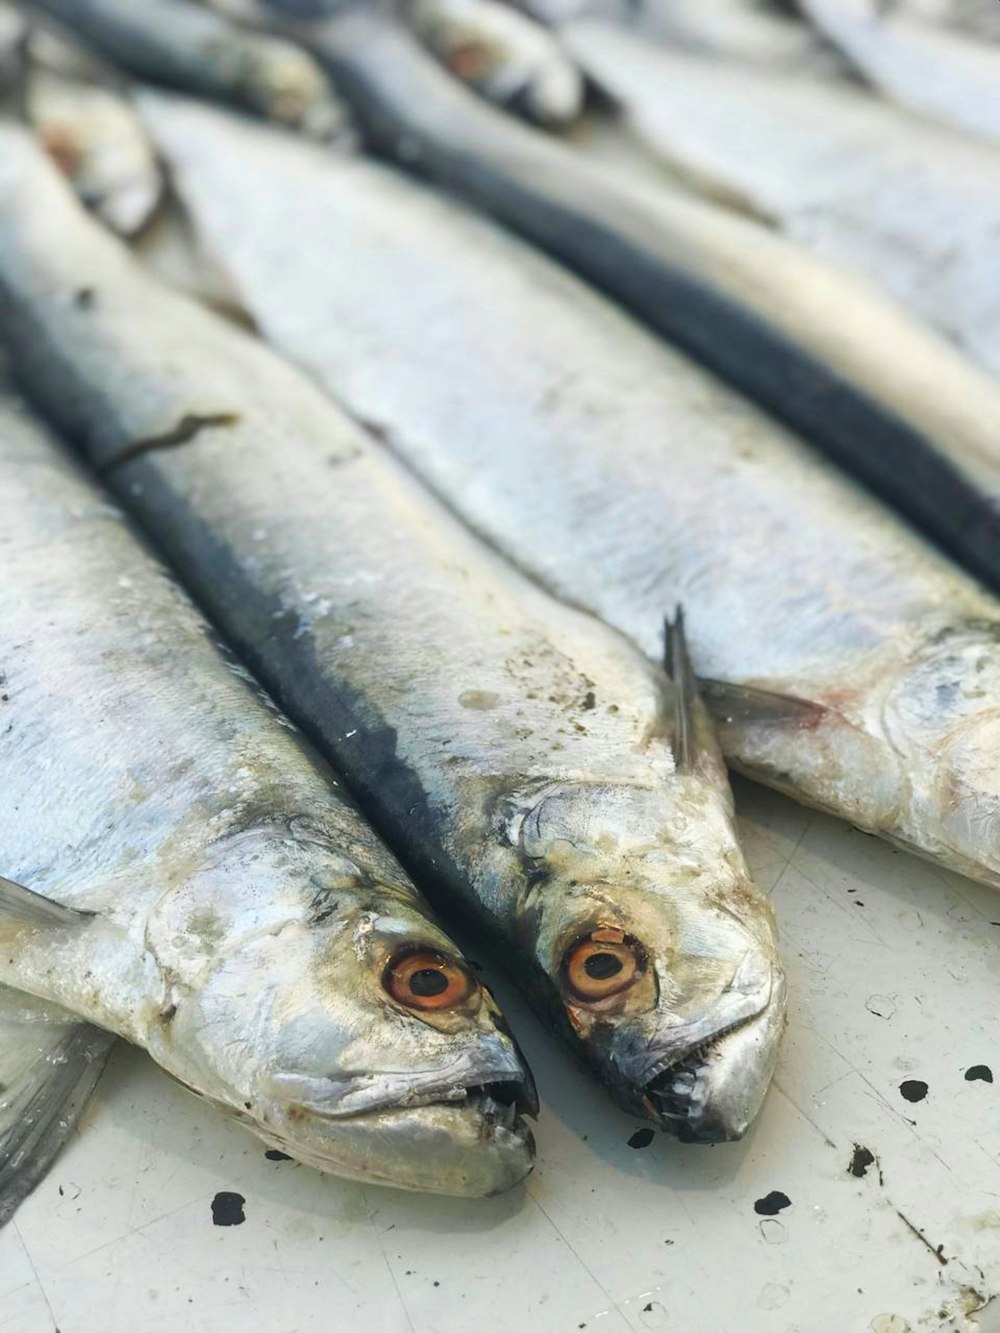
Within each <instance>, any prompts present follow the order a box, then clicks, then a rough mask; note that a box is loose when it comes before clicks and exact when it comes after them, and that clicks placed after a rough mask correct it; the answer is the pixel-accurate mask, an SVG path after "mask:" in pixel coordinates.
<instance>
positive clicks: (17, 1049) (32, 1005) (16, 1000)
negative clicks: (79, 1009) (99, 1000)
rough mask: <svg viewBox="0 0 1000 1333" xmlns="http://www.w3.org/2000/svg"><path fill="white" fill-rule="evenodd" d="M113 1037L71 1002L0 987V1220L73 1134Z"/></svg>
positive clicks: (8, 1216) (14, 1207)
mask: <svg viewBox="0 0 1000 1333" xmlns="http://www.w3.org/2000/svg"><path fill="white" fill-rule="evenodd" d="M114 1041H115V1037H114V1036H113V1034H112V1033H110V1032H102V1031H101V1030H100V1028H95V1027H91V1025H90V1024H89V1023H81V1022H80V1020H79V1019H78V1018H76V1017H75V1016H74V1015H72V1014H70V1013H68V1012H67V1011H66V1010H65V1009H60V1008H59V1007H58V1006H56V1005H52V1004H48V1003H46V1002H45V1001H43V1000H37V999H35V998H34V997H33V996H30V995H25V994H23V993H22V992H21V991H16V990H11V989H9V988H8V987H6V986H0V1226H4V1225H6V1223H7V1222H9V1221H10V1219H11V1217H12V1216H13V1215H14V1213H15V1211H16V1210H17V1208H18V1207H19V1206H20V1204H21V1203H22V1202H23V1201H24V1200H25V1199H26V1198H27V1196H28V1195H29V1194H30V1193H31V1191H32V1190H33V1189H34V1188H35V1186H36V1185H37V1184H38V1183H39V1181H40V1180H42V1178H43V1177H44V1176H45V1175H46V1174H47V1172H48V1170H49V1167H50V1166H51V1165H52V1163H53V1162H54V1161H55V1158H56V1156H57V1155H58V1153H59V1150H60V1149H61V1148H62V1146H63V1144H64V1143H65V1142H66V1140H67V1139H68V1138H69V1137H70V1135H71V1134H72V1133H73V1130H74V1128H75V1126H76V1122H77V1120H78V1119H79V1117H80V1114H81V1112H82V1111H83V1108H84V1106H85V1105H86V1103H87V1100H88V1098H89V1097H90V1094H91V1092H93V1090H94V1086H95V1084H96V1083H97V1080H98V1078H99V1077H100V1074H101V1070H102V1069H103V1068H104V1062H105V1060H106V1059H107V1056H108V1052H109V1051H110V1049H111V1046H112V1045H113V1043H114Z"/></svg>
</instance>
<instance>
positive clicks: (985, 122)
mask: <svg viewBox="0 0 1000 1333" xmlns="http://www.w3.org/2000/svg"><path fill="white" fill-rule="evenodd" d="M800 3H801V5H802V9H803V11H804V13H806V14H807V15H808V16H809V18H810V19H812V21H813V23H815V24H816V26H817V28H819V29H820V31H822V32H823V33H824V34H825V35H826V36H827V37H828V38H829V39H830V41H831V42H833V43H834V44H835V45H836V46H837V47H839V49H840V50H841V51H842V52H843V53H844V56H845V57H846V58H847V60H848V61H849V62H850V63H851V64H852V65H853V66H854V67H855V68H856V69H857V70H858V71H859V72H860V73H861V74H862V76H863V77H864V78H866V79H867V80H868V81H869V82H870V83H872V84H874V85H875V87H876V88H878V90H879V91H880V92H882V93H884V94H885V95H886V96H887V97H889V98H891V99H892V100H893V101H895V102H898V103H899V104H900V106H904V107H907V108H908V109H909V110H911V111H915V112H917V113H918V114H919V115H925V116H929V117H930V118H931V119H933V120H937V121H940V122H941V123H942V124H943V125H950V126H953V127H954V128H955V129H958V130H961V131H962V132H963V133H965V134H971V135H973V136H974V137H976V138H982V139H986V140H992V141H993V142H994V143H997V142H1000V51H998V50H997V49H996V48H995V46H993V45H992V44H991V43H989V42H983V40H982V39H981V38H980V37H973V36H971V35H967V34H965V33H962V32H954V31H951V30H949V29H947V28H943V27H935V26H933V25H932V24H928V23H924V22H921V21H920V19H913V18H910V17H908V16H907V15H905V14H893V13H886V12H885V10H884V5H883V2H882V0H800ZM995 7H996V6H995Z"/></svg>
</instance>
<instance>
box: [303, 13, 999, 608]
mask: <svg viewBox="0 0 1000 1333" xmlns="http://www.w3.org/2000/svg"><path fill="white" fill-rule="evenodd" d="M297 31H298V33H299V39H300V40H302V41H304V42H306V43H307V44H308V45H309V47H310V49H311V50H313V51H314V53H315V54H316V55H317V57H318V58H319V59H321V60H322V61H324V62H325V63H326V64H327V65H328V66H329V68H330V69H331V71H332V72H333V74H334V77H335V78H336V79H337V80H338V86H339V87H340V89H341V91H342V92H343V94H344V96H345V98H347V99H348V100H349V101H350V102H351V104H352V106H353V108H354V111H355V115H356V117H357V119H358V121H359V123H360V128H361V130H362V133H363V135H364V137H365V139H366V141H367V145H368V147H369V148H370V149H371V150H372V151H373V152H375V153H377V154H378V155H380V156H382V157H386V158H389V159H390V160H392V161H395V162H397V163H398V164H399V165H400V166H402V167H404V168H405V169H406V170H407V171H410V172H412V173H414V174H419V175H421V176H424V177H427V178H429V179H431V180H432V181H433V182H435V183H436V184H438V185H441V186H444V187H445V188H447V189H449V190H451V191H452V192H454V193H456V194H461V195H462V196H463V197H464V198H465V199H466V200H468V201H470V202H472V203H474V204H475V205H476V207H478V208H479V209H481V210H482V211H484V212H486V213H489V214H491V215H492V216H493V217H495V218H497V219H498V220H499V221H501V222H502V223H504V224H505V225H506V226H508V227H512V228H513V229H515V230H516V231H518V232H520V233H521V235H522V236H524V237H526V238H527V239H528V240H530V241H532V242H533V243H534V244H536V245H538V246H540V247H541V248H543V249H545V250H547V251H548V252H549V253H550V254H552V255H554V256H555V257H556V258H558V259H559V260H560V261H561V262H562V263H563V264H565V265H567V266H568V267H570V268H572V269H574V270H575V271H576V272H577V273H578V274H580V275H581V276H582V277H584V278H586V279H587V281H589V282H590V283H592V284H594V285H595V286H597V287H600V288H602V289H603V290H604V291H605V292H606V293H608V294H609V295H611V296H612V297H614V298H615V299H616V300H617V301H620V302H621V303H622V304H623V305H624V306H626V307H627V308H628V309H630V310H631V311H632V312H633V313H634V314H636V315H638V316H639V317H640V318H641V319H642V320H644V321H645V322H646V323H647V324H649V325H650V326H651V327H652V328H653V329H654V330H655V331H656V332H657V333H659V334H660V335H662V336H664V337H666V338H668V339H670V340H671V341H672V342H675V343H676V344H677V345H678V346H680V347H681V348H682V349H683V350H684V351H686V352H688V353H690V354H691V355H693V356H694V357H695V358H696V359H697V360H699V361H701V362H702V363H703V364H705V365H706V366H707V367H708V368H709V369H711V370H712V371H714V372H715V373H716V374H719V375H721V376H722V377H723V378H725V379H726V380H727V381H729V382H730V383H731V384H733V385H734V386H735V387H736V388H738V389H739V390H741V391H742V392H743V393H745V394H747V395H748V396H749V397H750V398H752V399H754V400H755V401H756V402H758V403H760V404H761V405H762V406H763V407H765V408H766V409H767V410H768V411H770V412H772V413H774V414H775V415H776V416H777V417H778V418H779V419H780V420H782V421H783V422H785V423H786V424H787V425H789V426H791V427H792V428H793V429H794V430H797V431H799V432H800V433H802V434H803V435H804V436H805V437H806V438H807V439H808V440H809V441H810V442H811V443H813V444H815V445H816V446H817V447H819V448H820V449H822V450H823V451H824V452H826V453H828V454H829V455H830V456H831V457H832V458H833V459H834V460H835V461H836V462H837V463H838V464H840V465H841V466H843V467H845V468H847V469H848V470H850V471H851V472H853V473H854V474H856V475H857V476H858V477H860V478H861V479H862V480H863V481H864V482H865V484H866V485H868V486H870V487H871V488H872V489H873V490H874V491H875V492H876V493H877V494H878V495H880V496H881V497H882V498H884V499H885V500H886V501H887V502H888V503H890V504H892V505H895V506H897V507H898V508H899V509H900V510H901V511H902V512H904V513H905V514H906V516H907V517H908V518H909V519H910V520H911V521H913V522H915V523H916V524H918V525H919V526H920V527H921V528H922V530H923V531H925V532H926V533H927V534H929V535H930V536H931V537H932V538H933V539H934V540H935V541H936V542H937V543H938V544H939V545H941V546H942V547H943V548H944V549H945V550H947V551H948V552H949V553H951V554H953V555H954V556H955V557H956V558H957V559H958V560H960V561H961V562H962V563H963V564H964V565H965V566H966V567H967V568H968V569H969V570H970V571H971V572H972V573H974V574H975V575H976V576H977V577H978V578H981V579H983V580H984V581H986V582H987V583H988V584H989V585H990V586H991V587H993V588H994V589H1000V543H998V541H997V505H996V476H997V468H996V458H997V444H996V440H995V438H994V433H993V431H992V427H991V425H990V422H991V419H992V418H993V416H994V415H995V413H996V410H997V409H996V397H995V393H996V388H995V382H994V380H993V378H992V377H991V376H988V375H986V374H985V373H980V372H978V371H977V370H976V368H975V367H972V366H970V365H968V364H967V362H966V359H965V358H963V357H962V356H961V355H959V354H958V353H957V352H956V350H955V349H954V348H950V347H949V346H948V344H947V342H946V341H945V340H943V339H940V338H935V337H933V336H931V335H930V333H929V331H928V330H926V329H925V328H924V327H923V326H921V324H920V323H919V321H918V320H916V319H914V318H913V317H912V315H911V313H910V312H909V311H908V310H906V308H905V307H900V306H899V305H898V304H896V303H893V302H891V301H887V300H886V299H885V298H884V297H883V296H881V295H880V294H879V289H878V288H877V287H875V286H873V284H872V283H870V282H866V281H859V280H857V279H855V278H853V277H852V275H851V273H850V272H848V271H847V270H846V269H845V268H844V267H843V266H842V265H839V264H834V263H828V262H825V261H821V260H820V259H818V258H817V257H815V256H813V255H810V254H809V253H807V252H806V251H805V250H804V249H803V248H802V247H801V246H798V245H795V244H791V243H790V242H789V241H788V240H787V239H786V238H785V237H784V236H783V235H782V234H780V233H778V232H775V231H774V230H773V229H770V228H768V227H766V226H762V225H761V223H760V219H759V218H758V219H756V220H754V219H752V218H748V217H746V216H741V215H739V214H738V213H737V212H735V211H734V210H733V209H731V208H725V207H720V206H718V205H717V204H715V203H712V202H709V201H706V200H701V199H698V198H696V197H695V196H694V195H693V194H692V193H691V192H690V191H685V190H683V189H680V188H678V189H669V188H667V186H663V187H662V188H661V187H659V186H656V185H654V184H650V185H649V186H647V184H646V183H645V182H643V181H642V180H640V178H639V176H640V173H638V172H633V171H630V170H629V171H616V170H615V168H614V166H613V165H609V163H608V162H607V161H606V160H605V159H603V158H602V159H601V160H599V161H589V160H587V158H586V157H584V156H583V155H582V154H581V153H580V151H579V150H578V149H577V150H575V149H574V148H572V147H570V146H568V145H566V144H562V143H559V142H556V141H555V140H554V139H553V138H552V137H551V136H546V135H543V134H541V133H539V132H537V131H533V130H532V129H530V128H529V127H528V126H527V125H524V124H519V123H517V122H515V121H514V120H513V119H512V118H511V117H507V116H504V115H503V113H502V112H500V111H498V110H496V109H495V108H493V107H489V106H487V105H485V104H484V103H483V102H482V101H480V100H479V99H477V98H475V97H473V96H472V95H471V94H469V93H468V92H467V91H466V90H464V89H463V88H462V87H461V86H460V85H458V83H457V82H456V81H455V80H449V78H448V76H447V75H446V74H444V73H443V72H442V71H441V70H440V69H439V68H437V66H436V65H435V63H434V62H433V61H432V60H430V59H429V58H428V57H427V56H426V54H425V53H424V52H423V51H421V50H420V49H419V47H418V46H417V45H416V43H415V42H413V40H412V38H410V37H409V36H408V35H407V34H406V33H405V32H404V31H402V30H400V29H399V28H398V26H393V25H392V24H391V23H389V22H387V21H386V20H384V19H379V18H376V17H374V16H372V15H368V14H356V13H355V14H349V15H344V16H342V17H340V18H337V19H335V20H332V21H330V22H328V23H326V24H321V25H318V26H310V25H304V26H300V27H299V28H298V29H297ZM698 64H699V65H700V66H704V65H706V64H707V62H704V61H700V62H698ZM777 77H778V76H777V75H769V76H768V79H769V80H770V81H771V82H776V81H777ZM734 114H736V113H735V112H734ZM747 114H748V115H749V113H747ZM984 239H985V237H984ZM995 244H996V240H995V238H993V239H991V240H990V245H991V246H994V247H995ZM988 287H989V284H986V283H982V282H980V283H978V291H979V293H980V295H981V296H982V298H983V299H984V300H986V301H988V300H989V295H988V292H987V288H988ZM983 293H986V295H983ZM998 309H1000V307H998ZM845 330H849V331H850V336H849V337H847V336H845V333H844V331H845ZM931 367H933V376H936V377H938V379H937V382H935V381H934V379H933V378H931V369H930V368H931ZM973 403H975V404H977V406H975V407H974V406H973ZM987 404H989V405H990V407H989V410H988V411H986V410H984V409H985V408H986V406H987ZM959 423H960V424H959Z"/></svg>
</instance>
